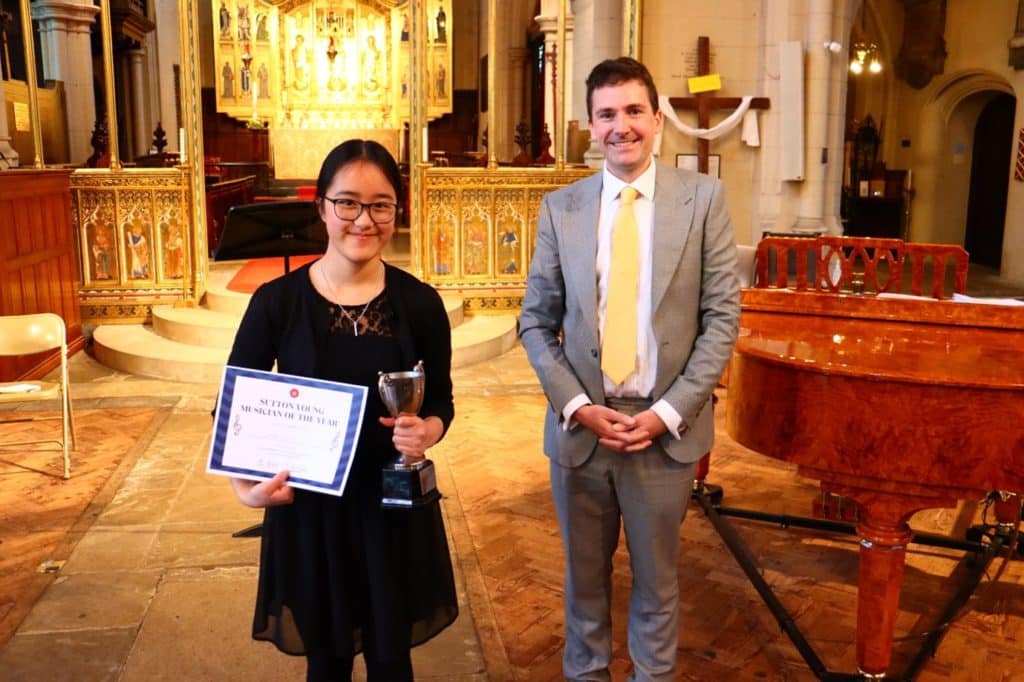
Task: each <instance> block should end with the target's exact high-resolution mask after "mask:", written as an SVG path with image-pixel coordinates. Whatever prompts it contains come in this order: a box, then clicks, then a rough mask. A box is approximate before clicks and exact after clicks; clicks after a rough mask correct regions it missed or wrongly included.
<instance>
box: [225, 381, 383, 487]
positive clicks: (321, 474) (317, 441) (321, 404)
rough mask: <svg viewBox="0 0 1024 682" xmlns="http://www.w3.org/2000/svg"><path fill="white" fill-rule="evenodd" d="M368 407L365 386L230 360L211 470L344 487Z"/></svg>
mask: <svg viewBox="0 0 1024 682" xmlns="http://www.w3.org/2000/svg"><path fill="white" fill-rule="evenodd" d="M365 409H366V387H365V386H355V385H352V384H342V383H338V382H336V381H323V380H321V379H310V378H308V377H298V376H292V375H289V374H277V373H275V372H263V371H260V370H255V369H246V368H244V367H233V366H231V365H228V366H226V367H225V368H224V378H223V380H222V382H221V388H220V398H219V399H218V400H217V412H216V415H215V417H214V421H213V439H212V441H211V443H210V458H209V461H208V463H207V466H206V471H207V473H211V474H219V475H221V476H231V477H233V478H246V479H250V480H256V481H265V480H269V479H271V478H273V477H274V476H275V475H276V474H277V473H278V472H279V471H283V470H285V469H287V470H288V472H289V477H288V484H289V485H291V486H293V487H295V488H303V489H305V490H313V491H316V492H321V493H327V494H329V495H341V494H342V493H344V492H345V483H346V481H348V474H349V471H350V470H351V468H352V459H353V457H354V456H355V449H356V443H358V442H359V430H360V428H361V426H362V423H363V412H364V410H365Z"/></svg>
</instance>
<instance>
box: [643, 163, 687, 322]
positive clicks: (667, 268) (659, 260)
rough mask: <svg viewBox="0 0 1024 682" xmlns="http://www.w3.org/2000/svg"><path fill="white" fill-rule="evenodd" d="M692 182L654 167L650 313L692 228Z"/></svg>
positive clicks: (669, 277)
mask: <svg viewBox="0 0 1024 682" xmlns="http://www.w3.org/2000/svg"><path fill="white" fill-rule="evenodd" d="M695 198H696V185H695V184H694V183H692V182H687V183H680V182H679V178H678V177H677V176H676V174H675V173H674V172H673V170H672V169H670V168H667V167H665V166H660V167H659V168H658V173H657V175H656V176H655V181H654V239H653V240H652V241H653V248H654V259H653V260H654V266H653V268H652V272H651V277H652V281H651V315H652V316H653V317H654V318H657V316H658V306H660V305H661V300H662V298H664V297H665V292H666V291H667V290H668V285H669V283H670V282H671V281H672V275H673V274H675V271H676V269H677V268H678V267H679V261H680V259H682V257H683V247H684V245H685V244H686V239H687V237H688V236H689V234H690V229H691V228H692V227H693V210H694V199H695Z"/></svg>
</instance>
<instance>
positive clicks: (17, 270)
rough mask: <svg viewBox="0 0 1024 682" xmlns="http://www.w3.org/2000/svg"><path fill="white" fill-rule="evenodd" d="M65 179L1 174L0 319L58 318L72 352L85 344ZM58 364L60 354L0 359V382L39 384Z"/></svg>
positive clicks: (44, 173) (59, 173) (46, 173)
mask: <svg viewBox="0 0 1024 682" xmlns="http://www.w3.org/2000/svg"><path fill="white" fill-rule="evenodd" d="M70 175H71V171H65V170H35V169H25V170H22V169H19V170H7V171H0V315H21V314H25V313H56V314H58V315H60V316H61V317H62V318H64V324H65V325H66V326H67V330H68V348H69V351H72V352H73V351H76V350H79V349H80V348H82V346H83V345H84V343H85V340H84V337H83V336H82V317H81V312H80V310H79V306H78V286H79V281H80V277H79V273H78V261H77V258H76V257H75V248H76V247H75V232H74V229H73V228H72V225H71V189H70V180H69V178H70ZM59 363H60V353H59V352H55V353H52V354H50V353H44V354H41V355H33V356H25V357H19V358H0V381H14V380H17V379H23V378H38V377H40V376H42V375H44V374H46V373H47V372H48V371H50V370H51V369H53V368H54V367H56V366H58V365H59Z"/></svg>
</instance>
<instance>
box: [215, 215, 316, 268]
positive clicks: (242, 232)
mask: <svg viewBox="0 0 1024 682" xmlns="http://www.w3.org/2000/svg"><path fill="white" fill-rule="evenodd" d="M326 249H327V227H326V226H325V225H324V222H323V220H321V219H320V214H319V212H318V211H317V207H316V204H314V203H313V202H312V201H308V200H294V199H289V200H285V201H262V202H258V203H255V204H242V205H241V206H232V207H231V208H230V209H228V215H227V218H225V220H224V231H223V233H222V234H221V238H220V243H219V244H218V245H217V248H216V250H215V251H214V252H213V260H215V261H220V260H241V259H247V258H279V257H284V271H285V272H286V273H287V272H289V271H290V270H291V263H290V261H289V259H290V257H291V256H315V255H319V254H321V253H323V252H324V251H325V250H326Z"/></svg>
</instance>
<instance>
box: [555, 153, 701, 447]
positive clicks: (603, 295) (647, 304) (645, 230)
mask: <svg viewBox="0 0 1024 682" xmlns="http://www.w3.org/2000/svg"><path fill="white" fill-rule="evenodd" d="M656 169H657V164H656V163H655V162H654V160H653V159H651V163H650V165H649V166H647V170H645V171H644V172H643V173H641V174H640V176H639V177H638V178H636V179H635V180H633V182H630V183H625V182H623V181H622V180H620V179H619V178H617V177H615V176H614V175H612V174H611V173H610V172H608V168H607V166H605V168H604V170H603V171H602V176H603V177H602V187H601V211H600V214H599V217H598V221H597V263H596V272H597V319H598V328H599V330H600V334H601V339H602V340H603V339H604V333H605V330H604V321H605V310H606V308H607V305H608V274H609V272H610V270H611V264H612V232H613V231H614V230H613V228H614V224H615V216H616V214H617V213H618V211H619V205H620V203H621V202H620V200H619V194H620V193H621V192H622V190H623V188H625V187H627V186H628V187H632V188H633V189H635V190H636V191H637V192H638V195H637V197H636V199H635V200H634V201H633V215H634V216H635V218H636V226H637V237H638V239H639V251H640V268H639V272H638V277H639V281H638V282H637V305H636V313H637V325H636V326H637V332H636V337H637V338H636V355H637V357H636V369H635V370H634V371H633V373H632V374H630V375H629V376H628V377H626V379H625V380H624V381H623V382H622V383H621V384H616V383H615V382H613V381H612V380H611V379H609V378H608V376H607V375H605V376H604V392H605V395H606V396H613V397H617V398H649V397H651V392H652V391H653V390H654V381H655V377H656V376H657V371H658V355H657V349H658V345H657V342H656V340H655V338H654V326H653V325H652V324H651V316H652V310H651V272H652V271H653V267H654V250H653V249H654V247H653V243H654V239H653V233H654V185H655V174H656V172H657V171H656ZM589 404H591V400H590V398H589V397H588V396H587V395H586V394H583V393H581V394H579V395H577V396H575V397H574V398H573V399H572V400H570V401H569V402H568V403H567V404H566V406H565V408H564V409H563V410H562V417H563V419H564V421H563V426H564V427H565V428H570V427H571V426H573V425H574V424H573V421H572V415H573V414H574V413H575V412H576V410H578V409H579V408H580V407H582V406H584V405H589ZM651 409H652V410H654V412H655V414H657V415H658V417H660V418H661V420H662V422H664V423H665V426H666V427H667V428H668V431H669V433H671V434H672V435H673V436H674V437H675V438H679V426H680V424H681V423H682V417H680V416H679V413H678V412H676V410H675V408H673V407H672V406H671V405H669V404H668V403H667V402H665V401H664V400H659V401H657V402H656V403H654V404H653V405H651Z"/></svg>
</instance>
